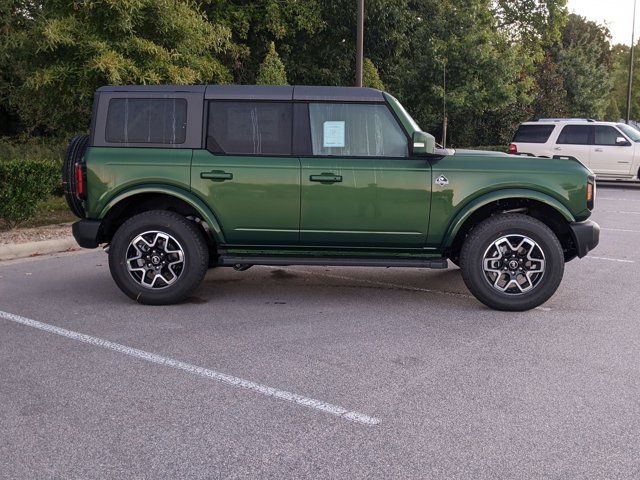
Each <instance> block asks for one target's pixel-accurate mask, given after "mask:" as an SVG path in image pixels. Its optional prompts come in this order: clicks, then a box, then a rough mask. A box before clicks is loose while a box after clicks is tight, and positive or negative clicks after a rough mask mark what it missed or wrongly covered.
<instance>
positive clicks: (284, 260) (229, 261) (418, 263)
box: [218, 254, 449, 269]
mask: <svg viewBox="0 0 640 480" xmlns="http://www.w3.org/2000/svg"><path fill="white" fill-rule="evenodd" d="M218 265H220V266H223V267H233V266H235V265H273V266H288V265H308V266H328V267H405V268H408V267H413V268H434V269H445V268H448V266H449V265H448V263H447V259H446V258H409V257H404V258H396V257H387V258H380V257H372V258H367V257H305V256H284V255H282V256H276V255H272V256H262V255H232V254H222V255H220V256H219V257H218Z"/></svg>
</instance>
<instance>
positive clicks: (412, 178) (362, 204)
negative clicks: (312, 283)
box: [300, 102, 431, 248]
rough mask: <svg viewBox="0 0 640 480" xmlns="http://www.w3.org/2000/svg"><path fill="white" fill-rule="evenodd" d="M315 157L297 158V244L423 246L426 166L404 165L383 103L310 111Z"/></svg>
mask: <svg viewBox="0 0 640 480" xmlns="http://www.w3.org/2000/svg"><path fill="white" fill-rule="evenodd" d="M308 109H309V110H308V113H307V115H308V121H309V122H310V125H309V130H310V135H311V145H312V152H311V155H306V156H303V157H302V158H301V162H302V205H301V219H300V241H301V243H302V244H308V245H318V244H322V245H335V246H344V247H350V246H351V247H353V246H355V247H390V248H397V247H406V248H416V247H422V246H424V244H425V242H426V235H427V226H428V223H429V207H430V202H431V166H430V164H429V162H428V161H427V160H426V159H424V158H422V159H414V158H410V157H409V152H408V145H409V141H408V137H407V136H406V134H405V132H404V130H403V129H402V128H401V127H400V125H399V123H398V121H397V120H396V118H395V117H394V116H393V114H392V113H391V111H390V110H389V108H388V106H387V105H386V104H385V103H376V104H366V103H361V104H353V103H351V104H350V103H331V102H323V103H310V104H309V105H308Z"/></svg>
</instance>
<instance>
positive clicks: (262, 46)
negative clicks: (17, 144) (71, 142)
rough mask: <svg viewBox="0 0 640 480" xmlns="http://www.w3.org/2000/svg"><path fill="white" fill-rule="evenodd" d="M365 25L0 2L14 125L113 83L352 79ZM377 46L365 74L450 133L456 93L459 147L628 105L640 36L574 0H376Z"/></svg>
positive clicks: (313, 8) (637, 102)
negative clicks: (632, 41)
mask: <svg viewBox="0 0 640 480" xmlns="http://www.w3.org/2000/svg"><path fill="white" fill-rule="evenodd" d="M355 37H356V5H355V2H345V1H344V0H305V1H300V0H200V1H198V2H193V1H191V0H122V1H114V0H106V1H100V2H96V1H89V0H83V1H77V0H76V1H73V0H56V1H44V0H0V135H16V134H18V135H21V136H22V138H25V137H26V136H28V135H29V134H34V133H35V134H45V135H47V136H58V137H68V136H70V135H71V134H73V133H77V132H81V131H84V130H86V128H87V126H88V123H89V122H88V117H89V113H90V110H91V104H92V98H93V93H94V90H95V88H97V87H99V86H101V85H105V84H116V83H128V84H152V83H187V84H188V83H225V82H235V83H261V84H286V83H287V82H290V83H292V84H303V85H305V84H306V85H309V84H312V85H353V84H354V80H355V75H354V72H355V42H356V38H355ZM274 42H275V43H274ZM275 44H277V45H278V49H277V52H276V49H275ZM365 53H366V57H367V59H366V60H365V65H364V83H365V85H369V86H373V87H376V88H384V87H386V88H385V89H386V90H388V91H390V92H391V93H392V94H394V95H395V96H396V97H398V99H399V100H400V101H402V102H403V103H404V104H405V105H406V106H407V108H408V109H409V110H410V113H411V114H412V115H413V116H414V118H416V120H417V121H418V123H419V124H420V125H421V126H422V128H423V129H425V130H427V131H429V132H430V133H432V134H434V135H436V137H439V136H440V135H441V125H442V117H443V114H444V105H443V103H444V100H445V99H446V108H447V114H448V117H449V136H450V138H449V144H453V145H457V146H460V145H469V144H478V143H487V144H494V143H504V142H508V141H509V140H510V139H511V136H512V135H513V132H514V131H515V129H516V127H517V125H518V123H519V122H521V121H523V120H526V119H529V118H531V117H534V116H564V115H567V116H569V115H572V116H573V115H575V116H590V117H598V118H602V117H603V116H606V117H607V118H613V117H615V116H616V115H618V114H619V112H622V113H624V107H625V103H626V102H625V97H626V69H627V68H628V49H627V48H626V47H620V46H616V47H614V48H613V50H612V49H611V47H610V44H609V35H608V31H607V30H606V28H604V27H602V26H600V25H598V24H596V23H594V22H588V21H586V20H585V19H584V18H582V17H579V16H577V15H569V14H568V11H567V8H566V0H367V2H366V11H365ZM638 57H639V58H638V61H639V63H640V56H638ZM445 71H446V77H447V82H446V83H447V85H446V94H445V85H444V74H445ZM612 72H613V73H612ZM636 72H637V75H638V78H637V79H636V81H640V65H638V66H637V68H636ZM636 85H638V83H636ZM635 92H638V93H635ZM638 95H640V89H635V91H634V100H633V116H634V117H636V118H638V117H640V97H639V96H638ZM0 153H2V146H1V145H0ZM19 155H20V154H18V155H17V156H19ZM5 156H6V155H5ZM34 156H36V157H37V155H34Z"/></svg>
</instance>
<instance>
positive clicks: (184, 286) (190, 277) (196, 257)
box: [109, 210, 209, 305]
mask: <svg viewBox="0 0 640 480" xmlns="http://www.w3.org/2000/svg"><path fill="white" fill-rule="evenodd" d="M144 232H161V233H162V234H165V235H169V236H170V237H171V239H172V241H175V242H177V246H178V248H179V249H180V248H181V250H182V251H183V262H182V263H181V264H180V265H179V267H180V271H179V273H178V274H177V275H175V272H173V271H172V272H169V273H166V270H164V271H165V274H166V275H164V276H167V277H171V276H172V275H174V276H175V277H176V278H177V279H176V280H175V281H174V282H175V283H172V284H170V285H164V284H165V283H166V282H163V280H164V276H162V277H160V280H159V281H158V284H157V287H156V288H150V287H149V286H144V285H142V283H140V281H139V280H136V279H135V278H134V274H133V273H130V272H129V270H128V268H127V263H128V262H127V258H129V257H133V256H135V255H133V254H132V252H136V251H137V248H136V247H132V246H131V242H132V241H133V240H134V239H135V238H136V237H137V236H138V235H140V234H143V233H144ZM151 236H153V234H149V235H148V237H147V238H150V237H151ZM164 241H165V240H163V239H162V238H161V239H160V243H163V242H164ZM144 247H145V248H147V247H146V245H144ZM172 248H174V249H175V247H172ZM164 250H165V252H166V250H167V248H164ZM155 251H156V250H149V251H148V252H146V253H148V254H150V255H153V252H155ZM158 251H159V252H160V255H167V254H166V253H162V248H160V247H159V248H158ZM141 254H142V255H144V254H145V253H144V252H143V253H141ZM169 255H170V254H169ZM174 255H175V254H174ZM166 258H167V261H168V262H171V261H173V260H175V257H174V258H172V259H169V257H168V256H167V257H166ZM156 259H157V256H156V255H154V261H155V260H156ZM149 262H151V261H149ZM142 263H146V260H143V261H142ZM149 265H151V266H153V265H152V264H151V263H149ZM208 265H209V249H208V247H207V242H206V240H205V238H204V235H203V233H202V232H201V231H200V230H199V228H198V226H197V225H196V224H195V223H193V222H191V221H189V220H187V219H186V218H185V217H183V216H181V215H178V214H177V213H174V212H169V211H165V210H152V211H148V212H143V213H140V214H138V215H136V216H134V217H131V218H130V219H129V220H127V221H126V222H125V223H124V224H123V225H122V226H121V227H120V228H118V230H117V231H116V233H115V235H114V236H113V239H112V241H111V246H110V248H109V270H110V271H111V276H112V277H113V279H114V281H115V282H116V284H117V285H118V287H119V288H120V290H122V291H123V292H124V293H125V294H126V295H128V296H129V297H131V298H132V299H134V300H135V301H137V302H139V303H143V304H147V305H170V304H174V303H178V302H180V301H182V300H184V299H185V298H186V297H187V296H189V294H191V292H193V290H195V289H196V288H197V287H198V285H199V284H200V282H201V281H202V278H203V277H204V275H205V273H206V272H207V268H208ZM134 266H137V265H135V264H134ZM158 267H160V268H163V269H164V268H165V267H161V266H160V265H159V266H158ZM142 268H144V265H143V266H142ZM161 272H162V270H161ZM147 274H149V275H148V276H147ZM135 275H141V276H142V278H143V280H144V279H149V278H153V277H154V275H157V273H155V272H153V271H148V272H146V273H144V274H141V273H138V272H136V273H135ZM147 283H149V282H147Z"/></svg>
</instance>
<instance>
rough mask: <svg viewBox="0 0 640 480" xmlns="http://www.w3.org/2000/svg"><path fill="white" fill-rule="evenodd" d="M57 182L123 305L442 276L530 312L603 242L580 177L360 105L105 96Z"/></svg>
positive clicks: (235, 94) (281, 98) (104, 91)
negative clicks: (449, 141) (260, 288)
mask: <svg viewBox="0 0 640 480" xmlns="http://www.w3.org/2000/svg"><path fill="white" fill-rule="evenodd" d="M64 180H65V192H66V196H67V201H68V203H69V206H70V208H71V209H72V210H73V211H74V213H76V214H77V215H78V216H79V217H80V218H81V220H80V221H78V222H76V223H75V224H74V225H73V233H74V236H75V238H76V240H77V242H78V244H79V245H80V246H82V247H85V248H96V247H98V245H100V244H106V245H107V246H108V251H109V267H110V270H111V274H112V275H113V278H114V280H115V282H116V283H117V284H118V286H119V287H120V289H121V290H122V291H123V292H124V293H126V294H127V295H128V296H129V297H131V298H133V299H134V300H136V301H138V302H141V303H146V304H154V305H161V304H171V303H175V302H179V301H181V300H182V299H184V298H185V297H187V296H188V295H189V294H190V293H191V292H192V291H193V290H194V289H195V288H196V287H197V286H198V284H199V283H200V282H201V280H202V278H203V276H204V275H205V273H206V271H207V269H209V268H213V267H225V266H228V267H233V268H235V269H237V270H246V269H247V268H249V267H251V266H253V265H335V266H368V267H371V266H379V267H419V268H438V269H444V268H447V266H448V263H447V259H449V260H451V261H452V262H453V263H454V264H456V265H459V266H460V268H461V270H462V276H463V278H464V281H465V283H466V285H467V286H468V288H469V290H471V292H472V293H473V294H474V295H475V296H476V297H477V298H478V299H479V300H480V301H481V302H483V303H485V304H486V305H488V306H490V307H492V308H495V309H500V310H512V311H521V310H527V309H531V308H534V307H536V306H538V305H540V304H542V303H543V302H545V301H546V300H548V299H549V298H550V297H551V296H552V295H553V293H554V292H555V291H556V289H557V288H558V285H559V284H560V281H561V279H562V276H563V272H564V264H565V262H566V261H569V260H571V259H573V258H575V257H584V256H585V255H586V254H587V253H588V252H589V251H590V250H591V249H593V248H594V247H595V246H596V245H597V244H598V238H599V228H598V226H597V225H596V224H595V223H593V222H591V221H589V220H587V219H588V218H589V216H590V215H591V211H592V209H593V202H594V196H595V185H594V177H593V175H592V172H590V171H589V169H587V168H586V167H585V166H583V165H582V164H581V163H579V162H577V161H567V160H556V159H541V158H530V159H528V158H522V157H513V156H509V155H506V154H501V153H488V154H487V153H484V154H480V153H479V152H470V151H467V152H457V153H454V154H452V152H451V151H439V150H438V149H437V148H436V145H435V141H434V138H433V137H432V136H431V135H429V134H427V133H424V132H422V131H421V130H420V128H419V127H418V125H417V124H416V122H415V121H414V120H413V119H412V118H411V116H410V115H409V114H408V113H407V111H406V110H405V109H404V108H403V107H402V105H400V103H399V102H398V101H397V100H396V99H395V98H393V97H392V96H391V95H389V94H387V93H384V92H381V91H378V90H373V89H367V88H346V87H314V86H295V87H291V86H282V87H270V86H237V85H228V86H221V85H211V86H115V87H104V88H100V89H99V90H98V91H97V93H96V96H95V102H94V108H93V118H92V122H91V135H90V136H88V137H87V136H80V137H76V138H74V139H73V140H72V141H71V143H70V144H69V148H68V150H67V155H66V158H65V165H64Z"/></svg>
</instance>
